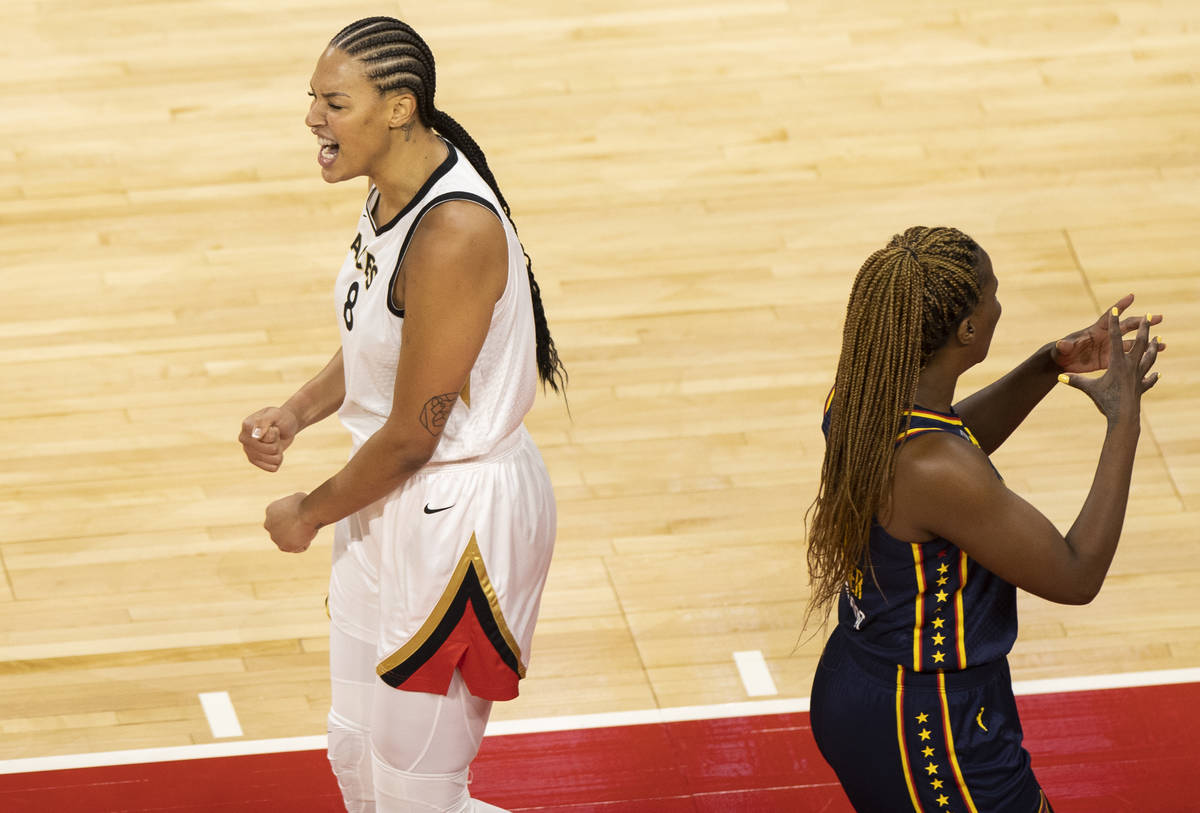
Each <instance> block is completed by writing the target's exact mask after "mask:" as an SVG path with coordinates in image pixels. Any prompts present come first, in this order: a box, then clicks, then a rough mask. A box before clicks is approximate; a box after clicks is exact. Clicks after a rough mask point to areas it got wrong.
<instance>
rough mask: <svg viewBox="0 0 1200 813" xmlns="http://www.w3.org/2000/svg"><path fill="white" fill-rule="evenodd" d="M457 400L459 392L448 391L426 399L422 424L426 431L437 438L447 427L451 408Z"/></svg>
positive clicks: (422, 413) (422, 411)
mask: <svg viewBox="0 0 1200 813" xmlns="http://www.w3.org/2000/svg"><path fill="white" fill-rule="evenodd" d="M457 400H458V393H457V392H447V393H444V394H442V395H435V396H433V397H432V398H430V399H429V400H428V401H426V402H425V406H423V407H421V426H424V427H425V431H426V432H428V433H429V434H431V435H433V436H434V437H435V438H436V437H437V436H438V435H440V434H441V433H442V430H443V429H445V428H446V421H447V420H448V419H449V417H450V410H452V409H454V402H455V401H457Z"/></svg>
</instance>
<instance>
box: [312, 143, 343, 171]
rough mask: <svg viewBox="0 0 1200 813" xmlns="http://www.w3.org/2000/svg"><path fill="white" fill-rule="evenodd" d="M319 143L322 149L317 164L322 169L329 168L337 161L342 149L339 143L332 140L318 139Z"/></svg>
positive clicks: (319, 151)
mask: <svg viewBox="0 0 1200 813" xmlns="http://www.w3.org/2000/svg"><path fill="white" fill-rule="evenodd" d="M317 143H318V144H319V145H320V149H319V150H318V151H317V163H318V164H320V165H321V166H322V167H327V166H329V165H330V164H332V163H333V162H334V161H336V160H337V157H338V152H339V151H340V149H341V148H340V147H339V146H338V143H337V142H336V141H334V140H333V139H330V138H318V139H317Z"/></svg>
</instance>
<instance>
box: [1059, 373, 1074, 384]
mask: <svg viewBox="0 0 1200 813" xmlns="http://www.w3.org/2000/svg"><path fill="white" fill-rule="evenodd" d="M1058 381H1059V383H1060V384H1070V383H1071V376H1069V375H1067V374H1066V373H1059V375H1058Z"/></svg>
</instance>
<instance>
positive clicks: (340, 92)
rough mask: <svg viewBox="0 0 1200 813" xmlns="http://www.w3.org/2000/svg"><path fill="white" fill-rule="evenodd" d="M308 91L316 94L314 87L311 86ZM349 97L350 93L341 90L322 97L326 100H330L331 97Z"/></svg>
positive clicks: (323, 94)
mask: <svg viewBox="0 0 1200 813" xmlns="http://www.w3.org/2000/svg"><path fill="white" fill-rule="evenodd" d="M308 89H309V90H310V91H312V92H313V93H316V91H315V90H313V89H312V85H309V87H308ZM349 95H350V94H349V93H343V92H342V91H340V90H333V91H330V92H329V93H322V94H321V96H323V97H324V98H326V99H328V98H329V97H330V96H349Z"/></svg>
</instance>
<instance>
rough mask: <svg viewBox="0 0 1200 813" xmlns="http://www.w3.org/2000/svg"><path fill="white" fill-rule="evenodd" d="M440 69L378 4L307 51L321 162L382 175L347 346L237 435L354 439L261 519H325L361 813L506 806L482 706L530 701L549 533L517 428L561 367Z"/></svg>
mask: <svg viewBox="0 0 1200 813" xmlns="http://www.w3.org/2000/svg"><path fill="white" fill-rule="evenodd" d="M434 82H435V76H434V61H433V55H432V53H430V50H429V48H428V46H427V45H426V44H425V42H424V41H423V40H422V39H421V38H420V37H419V36H418V35H417V34H416V32H415V31H413V30H412V28H410V27H409V26H407V25H405V24H404V23H402V22H400V21H398V20H394V19H391V18H386V17H378V18H370V19H364V20H360V21H358V22H356V23H353V24H351V25H349V26H347V27H346V28H345V29H343V30H342V31H341V32H339V33H338V34H337V35H336V36H335V37H334V38H333V40H332V41H331V42H330V44H329V46H328V48H327V49H326V50H325V51H324V53H323V54H322V55H321V57H320V59H319V61H318V62H317V66H316V70H315V72H314V73H313V75H312V84H311V92H310V94H309V95H310V96H312V103H311V106H310V108H309V112H308V115H307V116H306V118H305V124H306V125H307V126H308V127H309V129H310V130H311V131H312V133H313V135H314V136H315V137H316V139H317V142H318V153H317V160H318V163H319V164H320V168H321V175H322V177H323V178H324V179H325V180H326V181H328V182H330V183H334V182H338V181H344V180H349V179H351V178H358V177H362V176H365V177H367V178H368V179H369V182H370V185H369V192H368V194H367V198H366V203H365V204H364V206H363V210H362V213H361V215H360V216H359V219H358V227H357V230H356V231H355V232H354V235H353V239H352V240H349V241H348V244H349V247H348V249H347V251H346V254H345V258H344V261H343V263H342V268H341V272H340V273H339V275H338V277H337V282H336V285H335V294H334V301H333V303H332V304H333V306H334V308H333V315H334V317H335V318H336V319H337V322H338V325H339V328H340V331H341V349H340V350H339V351H338V352H337V353H335V354H334V356H333V358H332V360H331V361H330V362H329V364H328V365H327V366H326V367H325V369H323V370H322V371H321V372H320V373H318V374H317V375H316V377H314V378H313V379H312V380H311V381H309V382H308V383H306V384H305V385H304V386H302V387H301V388H300V389H299V390H298V391H297V392H296V393H295V394H294V395H293V396H292V397H291V398H289V399H288V400H287V401H286V402H285V403H284V404H283V405H282V406H280V407H270V408H267V409H263V410H259V411H258V412H256V413H254V414H253V415H251V416H249V417H248V418H246V420H245V421H244V423H243V426H242V430H241V435H240V438H239V439H240V441H241V442H242V444H243V446H244V449H245V452H246V455H247V456H248V457H249V459H250V461H251V462H252V463H254V464H255V465H257V466H259V467H261V468H264V469H266V470H268V471H275V470H276V469H278V467H279V465H280V464H281V462H282V459H283V453H284V450H285V449H286V448H287V447H288V446H289V445H290V444H291V442H292V440H293V439H294V438H295V436H296V434H297V433H298V432H299V431H300V430H302V429H303V428H304V427H306V426H309V425H311V424H313V423H315V422H316V421H319V420H321V419H323V418H325V417H327V416H329V415H331V414H332V413H333V412H334V411H337V412H338V416H339V418H340V419H341V421H342V423H344V424H345V426H346V428H347V429H348V430H349V431H350V434H351V437H352V439H353V452H352V455H351V457H350V460H349V462H348V463H347V464H346V465H345V467H344V468H342V469H341V471H339V472H338V473H337V474H335V475H334V476H333V477H331V478H330V479H329V480H327V481H326V482H325V483H323V484H322V485H321V486H319V487H318V488H316V489H315V490H313V491H312V492H311V493H308V494H304V493H300V494H293V495H291V496H290V497H285V498H283V499H280V500H277V501H275V502H274V503H272V504H271V505H270V506H268V508H267V513H266V523H265V526H266V528H267V530H268V531H269V532H270V534H271V538H272V540H274V542H275V543H276V545H278V546H279V548H280V549H282V550H284V551H303V550H305V549H306V548H307V547H308V546H309V544H310V543H311V541H312V539H313V537H314V536H315V534H316V532H317V529H318V528H320V527H322V526H324V525H330V524H335V531H334V550H333V568H332V573H331V577H330V585H329V613H330V618H331V626H330V671H331V678H332V708H331V709H330V713H329V759H330V762H331V764H332V766H333V770H334V773H335V774H336V776H337V780H338V783H339V785H340V787H341V790H342V795H343V798H344V800H345V804H346V808H347V810H349V811H351V812H352V813H365V812H366V811H379V813H385V811H386V812H388V813H391V812H392V811H409V810H414V811H416V810H420V811H435V810H436V811H492V810H499V808H496V807H494V806H492V805H488V804H486V803H484V802H481V801H479V800H476V799H472V798H471V797H470V794H469V791H468V786H467V777H468V766H469V764H470V762H471V760H472V759H473V758H474V756H475V754H476V752H477V751H478V748H479V744H480V740H481V739H482V737H483V732H484V727H485V725H486V723H487V719H488V714H489V712H490V709H491V705H492V703H493V702H494V701H497V700H509V699H511V698H513V697H516V695H517V685H518V681H519V680H520V679H521V678H522V677H523V676H524V674H525V668H526V665H527V663H528V657H529V646H530V641H531V639H532V637H533V628H534V622H535V621H536V619H537V614H538V605H539V601H540V598H541V593H542V588H543V585H544V584H545V579H546V573H547V569H548V567H549V564H550V556H551V551H552V549H553V545H554V536H555V503H554V495H553V492H552V491H551V487H550V480H549V477H548V476H547V472H546V468H545V465H544V464H543V462H542V458H541V455H540V454H539V452H538V449H537V447H536V446H535V445H534V443H533V441H532V439H531V438H530V436H529V434H528V433H527V432H526V430H525V428H524V426H523V424H522V418H523V417H524V415H525V414H526V412H528V410H529V408H530V406H531V405H532V403H533V400H534V397H535V395H536V391H537V384H538V379H539V377H540V378H541V380H542V381H543V382H544V383H546V384H549V385H550V386H551V387H553V388H554V389H555V390H556V391H557V390H558V389H559V387H561V386H562V385H563V384H564V383H565V379H564V372H563V368H562V365H561V364H560V362H559V360H558V355H557V352H556V350H555V348H554V343H553V341H552V340H551V338H550V334H549V332H548V330H547V327H546V318H545V315H544V314H543V311H542V305H541V299H540V294H539V291H538V288H537V284H536V282H535V281H534V278H533V272H532V268H531V266H530V265H529V262H528V258H527V256H526V255H525V253H524V250H523V248H522V246H521V242H520V240H519V239H518V238H517V233H516V230H515V228H514V226H513V223H512V221H511V219H510V218H509V214H508V205H507V203H506V202H505V200H504V197H503V196H502V195H501V194H500V190H499V188H498V187H497V185H496V182H495V179H494V178H493V176H492V173H491V172H490V170H489V169H488V166H487V161H486V159H485V157H484V155H483V152H482V151H481V150H480V148H479V147H478V145H477V144H476V143H475V142H474V140H472V139H471V137H470V136H469V135H468V134H467V132H466V131H465V130H464V129H463V128H462V127H461V126H460V125H459V124H458V123H457V122H456V121H455V120H454V119H452V118H451V117H450V116H448V115H446V114H445V113H444V112H442V111H440V110H438V109H437V108H436V107H435V106H434Z"/></svg>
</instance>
